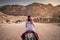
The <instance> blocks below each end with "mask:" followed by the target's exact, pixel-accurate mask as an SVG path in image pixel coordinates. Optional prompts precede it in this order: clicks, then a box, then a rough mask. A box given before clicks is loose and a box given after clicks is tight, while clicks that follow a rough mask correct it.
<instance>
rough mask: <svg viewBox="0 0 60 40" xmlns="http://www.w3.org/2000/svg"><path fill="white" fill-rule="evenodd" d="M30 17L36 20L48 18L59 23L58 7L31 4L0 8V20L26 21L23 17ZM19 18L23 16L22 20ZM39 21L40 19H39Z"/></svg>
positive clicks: (59, 13) (59, 11)
mask: <svg viewBox="0 0 60 40" xmlns="http://www.w3.org/2000/svg"><path fill="white" fill-rule="evenodd" d="M28 15H31V16H34V17H38V18H42V19H43V18H50V19H53V21H54V20H55V21H56V19H59V21H60V5H57V6H53V5H52V4H50V3H49V4H42V3H37V2H34V3H32V4H29V5H26V6H23V5H5V6H0V20H4V19H5V20H7V19H9V20H10V21H11V19H12V20H13V21H14V20H15V21H16V20H20V19H22V20H26V19H25V17H26V16H28ZM21 16H24V17H23V18H22V17H21ZM39 20H40V19H39Z"/></svg>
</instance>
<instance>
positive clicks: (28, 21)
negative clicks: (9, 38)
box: [21, 16, 38, 40]
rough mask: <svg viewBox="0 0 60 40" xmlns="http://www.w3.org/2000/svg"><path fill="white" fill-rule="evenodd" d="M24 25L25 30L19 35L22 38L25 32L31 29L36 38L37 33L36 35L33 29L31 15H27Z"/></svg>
mask: <svg viewBox="0 0 60 40" xmlns="http://www.w3.org/2000/svg"><path fill="white" fill-rule="evenodd" d="M25 27H26V32H24V33H23V34H22V36H21V37H22V39H24V37H25V34H26V33H28V32H29V31H31V32H32V33H33V34H34V35H35V37H36V39H37V40H38V35H37V33H36V31H35V25H34V21H33V19H32V17H31V16H28V17H27V21H26V25H25Z"/></svg>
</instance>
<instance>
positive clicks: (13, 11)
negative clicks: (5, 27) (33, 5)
mask: <svg viewBox="0 0 60 40" xmlns="http://www.w3.org/2000/svg"><path fill="white" fill-rule="evenodd" d="M25 10H26V9H25V7H24V6H22V5H6V6H2V7H0V11H1V12H3V13H5V14H8V15H15V16H16V15H24V12H25Z"/></svg>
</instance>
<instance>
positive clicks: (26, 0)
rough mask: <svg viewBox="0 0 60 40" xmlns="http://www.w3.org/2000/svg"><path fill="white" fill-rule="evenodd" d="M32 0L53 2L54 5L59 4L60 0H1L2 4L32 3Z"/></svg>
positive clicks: (0, 3) (33, 0)
mask: <svg viewBox="0 0 60 40" xmlns="http://www.w3.org/2000/svg"><path fill="white" fill-rule="evenodd" d="M32 2H39V3H51V4H53V5H59V4H60V0H0V5H2V4H3V5H4V4H14V3H15V4H23V5H25V4H30V3H32Z"/></svg>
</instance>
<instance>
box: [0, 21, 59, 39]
mask: <svg viewBox="0 0 60 40" xmlns="http://www.w3.org/2000/svg"><path fill="white" fill-rule="evenodd" d="M34 24H35V29H36V32H37V33H38V35H39V40H60V23H34ZM25 29H26V28H25V22H21V23H12V24H0V40H21V34H22V33H23V32H25Z"/></svg>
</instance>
